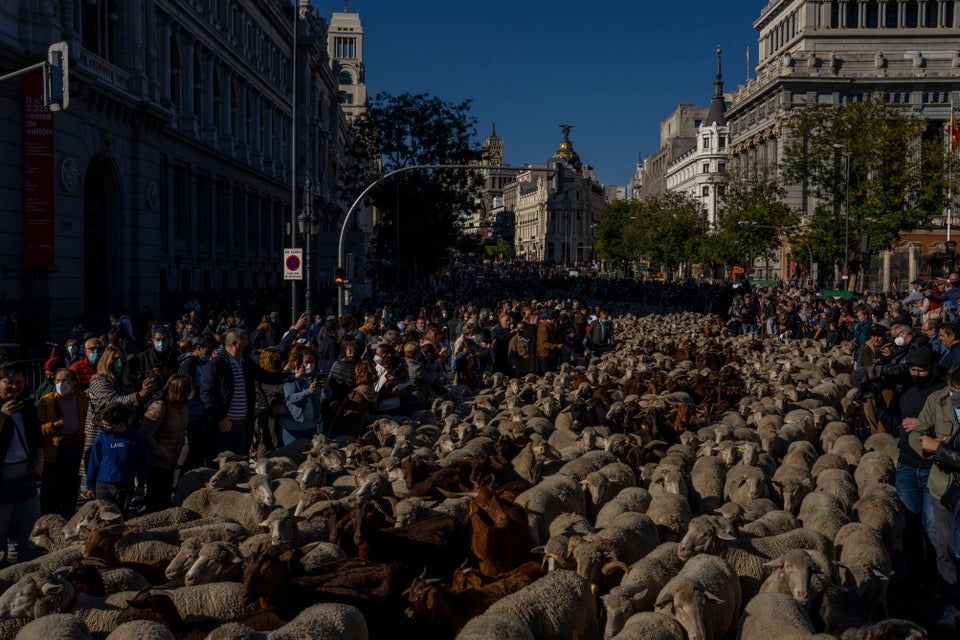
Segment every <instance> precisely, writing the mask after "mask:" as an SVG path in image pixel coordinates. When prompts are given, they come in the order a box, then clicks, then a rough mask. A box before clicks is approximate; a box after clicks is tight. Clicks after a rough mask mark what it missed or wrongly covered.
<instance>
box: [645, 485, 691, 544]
mask: <svg viewBox="0 0 960 640" xmlns="http://www.w3.org/2000/svg"><path fill="white" fill-rule="evenodd" d="M647 515H648V516H650V518H651V519H652V520H653V522H654V523H655V524H656V525H657V531H658V532H659V534H660V540H661V541H663V542H667V541H670V540H679V539H680V537H681V536H682V535H683V533H684V531H686V530H687V526H688V525H689V524H690V503H689V502H687V499H686V498H684V497H683V496H678V495H677V494H675V493H661V494H659V495H656V496H653V498H652V500H651V501H650V506H649V507H648V508H647Z"/></svg>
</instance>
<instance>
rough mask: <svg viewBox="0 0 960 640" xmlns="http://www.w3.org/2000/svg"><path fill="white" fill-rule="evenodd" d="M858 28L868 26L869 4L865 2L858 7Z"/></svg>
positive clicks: (861, 2)
mask: <svg viewBox="0 0 960 640" xmlns="http://www.w3.org/2000/svg"><path fill="white" fill-rule="evenodd" d="M857 26H858V27H865V26H867V3H866V2H863V0H860V4H859V6H858V7H857Z"/></svg>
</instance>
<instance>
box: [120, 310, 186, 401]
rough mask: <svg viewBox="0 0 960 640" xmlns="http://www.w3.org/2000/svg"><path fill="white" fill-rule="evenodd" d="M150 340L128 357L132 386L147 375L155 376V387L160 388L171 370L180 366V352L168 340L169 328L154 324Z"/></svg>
mask: <svg viewBox="0 0 960 640" xmlns="http://www.w3.org/2000/svg"><path fill="white" fill-rule="evenodd" d="M151 338H152V340H151V341H150V343H149V344H147V345H146V349H144V350H143V351H141V352H140V353H138V354H137V355H136V356H134V357H132V358H130V361H129V374H130V381H131V384H133V386H134V387H139V386H140V383H141V382H143V379H144V378H145V377H147V376H156V378H157V388H158V389H162V388H163V385H164V384H166V381H167V378H169V377H170V376H171V375H172V374H173V372H175V371H176V370H177V369H179V368H180V363H179V358H180V354H179V353H178V352H177V348H176V346H175V345H174V344H173V341H171V340H170V330H169V329H168V328H167V327H166V326H164V325H154V327H153V333H152V334H151Z"/></svg>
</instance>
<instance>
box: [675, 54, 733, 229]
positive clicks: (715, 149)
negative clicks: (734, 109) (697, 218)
mask: <svg viewBox="0 0 960 640" xmlns="http://www.w3.org/2000/svg"><path fill="white" fill-rule="evenodd" d="M726 109H727V107H726V102H725V101H724V97H723V74H722V72H721V68H720V47H717V78H716V80H715V81H714V83H713V99H712V100H711V102H710V110H709V111H708V112H707V115H706V117H705V118H704V119H703V121H701V122H700V126H699V127H698V128H697V136H696V141H695V144H694V146H693V147H692V148H690V149H689V150H688V151H686V152H685V153H683V154H681V155H680V156H679V157H678V158H676V159H675V160H674V161H673V162H672V163H671V164H670V165H669V166H668V167H667V171H666V176H665V177H666V184H667V191H685V192H687V193H689V194H690V195H691V196H693V197H694V198H695V199H697V200H699V201H700V204H701V205H702V206H703V209H704V211H706V213H707V221H708V222H709V223H710V226H711V227H716V224H717V211H718V206H719V196H720V194H721V193H722V190H723V184H724V182H726V176H727V162H728V154H727V140H728V136H729V133H728V128H727V120H726V118H725V117H724V115H723V114H724V111H726Z"/></svg>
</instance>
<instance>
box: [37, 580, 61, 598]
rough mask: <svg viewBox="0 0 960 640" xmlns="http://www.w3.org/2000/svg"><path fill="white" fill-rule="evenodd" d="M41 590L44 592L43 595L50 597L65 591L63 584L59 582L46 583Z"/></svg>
mask: <svg viewBox="0 0 960 640" xmlns="http://www.w3.org/2000/svg"><path fill="white" fill-rule="evenodd" d="M40 590H41V591H43V595H45V596H48V595H50V594H53V593H60V592H61V591H63V583H57V582H44V583H43V586H42V587H40Z"/></svg>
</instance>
